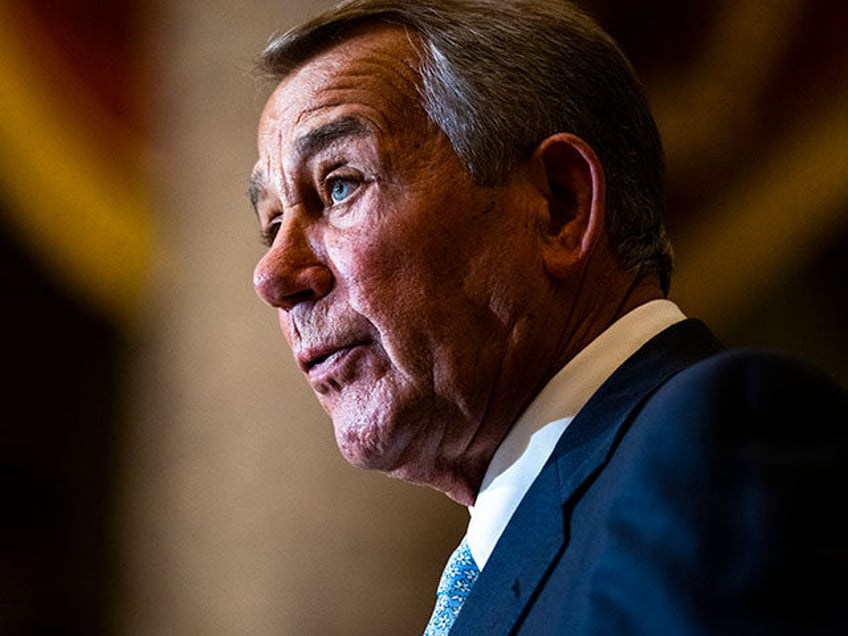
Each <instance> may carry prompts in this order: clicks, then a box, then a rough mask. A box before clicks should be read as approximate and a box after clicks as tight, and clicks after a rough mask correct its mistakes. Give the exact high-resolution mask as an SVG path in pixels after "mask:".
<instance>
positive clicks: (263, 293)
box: [253, 219, 333, 311]
mask: <svg viewBox="0 0 848 636" xmlns="http://www.w3.org/2000/svg"><path fill="white" fill-rule="evenodd" d="M253 286H254V288H255V289H256V293H257V295H258V296H259V297H260V298H261V299H262V300H264V301H265V302H266V303H268V304H269V305H271V306H272V307H277V308H279V309H283V310H285V311H289V310H290V309H292V308H293V307H295V306H296V305H298V304H299V303H302V302H308V301H313V302H314V301H316V300H320V299H321V298H323V297H324V296H326V295H327V294H328V293H330V290H331V289H332V288H333V273H332V271H331V270H330V268H329V267H328V266H327V264H326V263H325V262H323V261H322V259H321V258H320V257H319V256H318V254H317V253H316V250H315V249H314V247H313V246H312V245H311V244H310V242H309V240H308V238H307V236H306V235H305V231H304V229H303V227H301V225H300V224H299V223H298V222H297V221H296V220H295V219H288V220H284V221H283V222H282V225H281V227H280V229H279V231H278V232H277V236H276V237H275V238H274V242H273V244H272V245H271V248H270V249H269V250H268V251H267V252H266V253H265V256H263V257H262V259H261V260H260V261H259V263H257V265H256V269H255V270H254V272H253Z"/></svg>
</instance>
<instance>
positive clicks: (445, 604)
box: [424, 538, 480, 636]
mask: <svg viewBox="0 0 848 636" xmlns="http://www.w3.org/2000/svg"><path fill="white" fill-rule="evenodd" d="M479 574H480V570H479V569H478V568H477V564H476V563H474V557H473V556H471V550H469V549H468V542H467V541H466V540H465V538H463V539H462V542H460V544H459V545H458V546H457V548H456V550H454V551H453V554H451V556H450V559H448V563H447V565H446V566H445V569H444V571H443V572H442V579H441V580H440V581H439V587H438V589H437V590H436V607H435V608H433V614H432V616H430V622H429V623H428V624H427V629H425V630H424V636H447V634H448V632H450V628H451V625H453V622H454V620H455V619H456V617H457V615H458V614H459V610H461V609H462V604H463V603H464V602H465V599H466V598H467V597H468V593H469V592H470V591H471V586H472V585H474V581H476V580H477V576H478V575H479Z"/></svg>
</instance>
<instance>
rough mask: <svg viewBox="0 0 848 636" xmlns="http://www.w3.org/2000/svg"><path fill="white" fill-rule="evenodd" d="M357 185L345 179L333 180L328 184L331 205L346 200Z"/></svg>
mask: <svg viewBox="0 0 848 636" xmlns="http://www.w3.org/2000/svg"><path fill="white" fill-rule="evenodd" d="M357 185H358V184H357V183H356V182H354V181H350V180H345V179H334V180H333V181H332V183H331V184H330V199H331V200H332V201H333V203H340V202H341V201H344V200H345V199H347V198H348V197H349V196H350V195H351V194H353V191H354V190H356V187H357Z"/></svg>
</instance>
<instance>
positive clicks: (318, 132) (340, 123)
mask: <svg viewBox="0 0 848 636" xmlns="http://www.w3.org/2000/svg"><path fill="white" fill-rule="evenodd" d="M370 132H371V131H370V129H369V127H368V126H367V124H365V122H363V121H362V120H360V119H357V118H356V117H350V116H345V117H339V118H338V119H334V120H333V121H330V122H327V123H326V124H323V125H321V126H318V127H317V128H314V129H313V130H310V131H308V132H306V133H305V134H303V135H302V136H300V137H298V138H297V139H296V140H295V143H294V149H295V150H294V151H295V160H296V163H298V164H300V163H302V162H303V161H305V160H306V159H307V158H309V157H312V156H314V155H316V154H318V153H319V152H321V151H322V150H325V149H326V148H328V147H330V146H332V145H333V144H334V143H336V142H338V141H339V140H341V139H346V138H350V137H364V136H366V135H368V134H369V133H370ZM265 183H266V182H265V178H264V177H263V175H262V173H261V171H260V170H259V169H258V168H257V169H256V170H254V171H253V173H252V174H251V175H250V183H249V186H248V190H247V192H248V197H249V198H250V204H251V205H252V206H253V210H254V212H258V210H257V206H258V204H259V200H260V199H261V198H262V197H263V196H264V195H265V193H266V191H267V188H266V185H265Z"/></svg>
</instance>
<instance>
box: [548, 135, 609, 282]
mask: <svg viewBox="0 0 848 636" xmlns="http://www.w3.org/2000/svg"><path fill="white" fill-rule="evenodd" d="M532 161H533V163H534V168H535V170H536V172H535V173H536V175H537V176H538V177H540V180H539V181H538V182H537V185H538V187H540V188H541V190H542V192H543V194H544V196H545V199H546V200H547V210H546V212H545V213H544V215H543V218H542V219H540V228H539V231H540V233H541V240H542V258H543V260H544V263H545V268H546V270H547V271H548V273H549V274H550V275H551V276H553V277H554V278H560V279H561V278H564V277H566V276H569V275H572V274H573V272H574V268H575V267H576V266H578V265H580V264H581V263H583V262H584V261H586V259H587V258H588V257H589V255H590V254H591V253H592V251H593V250H594V248H595V246H596V245H597V243H598V241H599V240H601V237H602V236H603V232H604V208H605V205H604V189H605V177H604V171H603V167H602V166H601V162H600V160H599V159H598V156H597V155H596V154H595V151H594V150H592V148H591V146H589V144H587V143H586V142H585V141H583V140H582V139H581V138H580V137H577V136H576V135H572V134H570V133H558V134H556V135H552V136H550V137H548V138H546V139H544V140H543V141H542V142H541V143H540V144H539V146H538V147H537V148H536V151H535V152H534V153H533V158H532Z"/></svg>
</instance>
